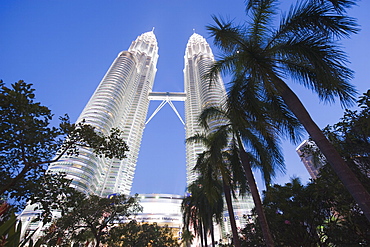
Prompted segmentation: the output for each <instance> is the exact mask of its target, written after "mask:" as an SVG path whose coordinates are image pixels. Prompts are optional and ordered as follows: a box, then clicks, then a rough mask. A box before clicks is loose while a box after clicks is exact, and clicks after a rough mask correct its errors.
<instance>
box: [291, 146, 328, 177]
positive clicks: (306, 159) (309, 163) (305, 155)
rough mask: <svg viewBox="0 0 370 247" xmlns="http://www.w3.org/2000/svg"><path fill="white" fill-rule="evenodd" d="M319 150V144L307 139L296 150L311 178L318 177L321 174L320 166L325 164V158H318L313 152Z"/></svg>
mask: <svg viewBox="0 0 370 247" xmlns="http://www.w3.org/2000/svg"><path fill="white" fill-rule="evenodd" d="M313 151H317V146H316V144H315V143H314V142H313V141H309V140H305V141H303V142H302V143H301V144H299V146H298V147H297V148H296V152H297V154H298V155H299V157H300V158H301V161H302V163H303V164H304V166H305V167H306V169H307V171H308V173H309V174H310V176H311V178H313V179H316V178H317V176H318V175H319V172H320V168H321V167H322V166H323V165H324V163H323V160H319V159H316V160H315V157H314V155H313V154H312V152H313Z"/></svg>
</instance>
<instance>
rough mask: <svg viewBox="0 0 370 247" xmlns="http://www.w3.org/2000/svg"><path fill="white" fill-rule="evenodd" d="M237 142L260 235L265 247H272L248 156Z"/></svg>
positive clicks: (271, 239) (269, 232)
mask: <svg viewBox="0 0 370 247" xmlns="http://www.w3.org/2000/svg"><path fill="white" fill-rule="evenodd" d="M238 142H239V147H240V158H241V161H242V164H243V168H244V172H245V176H246V178H247V182H248V186H249V188H250V190H251V194H252V198H253V202H254V205H255V207H256V211H257V215H258V221H259V223H260V226H261V229H262V234H263V238H264V239H265V243H266V246H267V247H274V245H275V244H274V240H273V238H272V235H271V231H270V227H269V225H268V222H267V219H266V215H265V211H264V210H263V206H262V201H261V198H260V195H259V193H258V187H257V184H256V180H255V179H254V176H253V173H252V168H251V165H250V163H249V159H248V155H247V153H246V152H245V150H244V148H243V146H242V143H241V141H240V139H239V138H238Z"/></svg>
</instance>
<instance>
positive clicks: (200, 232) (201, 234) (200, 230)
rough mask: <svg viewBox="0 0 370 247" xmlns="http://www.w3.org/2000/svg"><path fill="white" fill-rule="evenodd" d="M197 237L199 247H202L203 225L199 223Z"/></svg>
mask: <svg viewBox="0 0 370 247" xmlns="http://www.w3.org/2000/svg"><path fill="white" fill-rule="evenodd" d="M199 235H200V246H202V247H203V246H204V244H203V240H204V237H203V224H202V222H201V221H199Z"/></svg>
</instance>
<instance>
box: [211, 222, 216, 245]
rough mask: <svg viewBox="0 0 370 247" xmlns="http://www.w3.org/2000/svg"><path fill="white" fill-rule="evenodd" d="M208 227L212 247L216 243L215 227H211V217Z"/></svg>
mask: <svg viewBox="0 0 370 247" xmlns="http://www.w3.org/2000/svg"><path fill="white" fill-rule="evenodd" d="M210 229H211V241H212V246H213V247H216V244H215V229H214V227H213V220H212V217H211V219H210Z"/></svg>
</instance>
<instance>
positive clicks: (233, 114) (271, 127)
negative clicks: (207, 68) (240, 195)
mask: <svg viewBox="0 0 370 247" xmlns="http://www.w3.org/2000/svg"><path fill="white" fill-rule="evenodd" d="M240 92H242V91H240V90H236V91H233V90H232V91H230V92H229V93H230V94H234V95H235V94H237V93H239V94H240ZM229 98H230V97H229ZM239 103H240V102H235V104H234V103H232V102H230V101H228V102H227V110H226V111H225V110H222V109H220V108H216V107H210V108H207V109H205V110H203V112H202V113H201V115H200V117H199V119H200V124H201V126H203V127H204V128H206V129H207V130H208V128H209V126H208V122H212V121H214V120H215V119H220V120H225V119H226V120H228V121H227V122H225V121H223V122H225V124H224V125H219V126H218V128H219V129H223V130H226V131H227V132H228V134H229V136H230V137H229V139H230V140H232V141H231V142H230V146H231V148H230V149H231V150H233V153H234V154H235V155H234V156H230V157H228V158H229V160H232V161H231V162H230V164H235V165H238V166H239V168H238V167H235V166H234V167H233V168H232V169H231V170H233V171H235V172H234V174H236V175H237V174H244V177H245V178H246V179H247V183H248V187H249V189H250V192H251V194H252V198H253V201H254V204H255V207H256V211H257V214H258V220H259V222H260V225H261V229H262V231H263V236H264V239H265V243H266V245H267V246H274V242H273V239H272V235H271V233H270V230H269V226H268V223H267V219H266V217H265V214H264V211H263V207H262V202H261V198H260V196H259V192H258V188H257V185H256V182H255V179H254V176H253V172H252V165H251V164H253V165H254V166H255V167H258V168H259V169H260V170H261V173H262V174H263V177H264V181H265V183H266V187H267V188H268V186H269V184H270V182H271V179H272V178H273V177H274V175H275V174H276V171H277V170H280V171H283V170H284V163H283V158H282V155H281V152H280V149H279V145H278V144H279V143H278V139H279V136H278V133H281V132H285V131H284V128H285V129H289V131H288V132H290V133H291V135H299V128H298V127H299V124H298V123H297V122H296V120H295V119H294V118H291V116H290V115H289V114H283V115H281V116H274V118H273V119H272V118H269V115H267V114H266V113H267V112H269V111H270V110H272V109H271V108H270V107H271V106H272V105H274V107H275V108H276V107H278V108H280V106H279V104H267V103H266V102H262V101H261V100H259V99H253V98H252V97H250V98H249V100H248V102H246V103H248V104H253V105H254V106H257V105H258V109H259V111H257V112H256V113H257V115H256V114H246V113H249V112H248V111H240V109H242V107H241V106H240V105H239ZM276 103H279V102H276ZM245 107H249V106H247V105H245ZM281 112H283V109H281ZM286 113H287V112H286ZM245 147H247V148H248V150H250V152H249V153H247V152H246V150H245ZM252 154H254V155H252ZM240 161H241V164H240ZM240 165H242V168H241V167H240Z"/></svg>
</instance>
